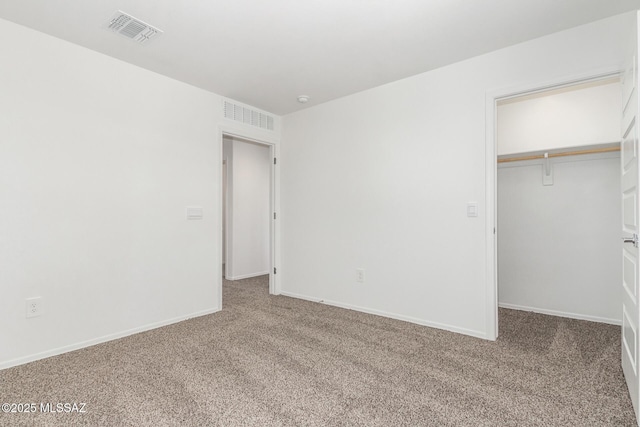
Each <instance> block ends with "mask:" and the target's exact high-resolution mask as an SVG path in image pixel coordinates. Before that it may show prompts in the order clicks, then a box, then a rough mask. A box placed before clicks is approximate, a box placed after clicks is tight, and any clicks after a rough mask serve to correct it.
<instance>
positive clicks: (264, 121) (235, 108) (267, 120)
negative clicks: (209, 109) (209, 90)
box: [223, 100, 273, 130]
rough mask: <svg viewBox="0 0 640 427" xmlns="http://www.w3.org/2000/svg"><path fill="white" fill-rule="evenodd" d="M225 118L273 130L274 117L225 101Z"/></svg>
mask: <svg viewBox="0 0 640 427" xmlns="http://www.w3.org/2000/svg"><path fill="white" fill-rule="evenodd" d="M223 109H224V117H225V118H226V119H229V120H235V121H236V122H241V123H244V124H247V125H251V126H255V127H259V128H262V129H267V130H273V116H270V115H269V114H265V113H263V112H261V111H257V110H253V109H251V108H248V107H245V106H243V105H239V104H234V103H233V102H230V101H227V100H224V101H223Z"/></svg>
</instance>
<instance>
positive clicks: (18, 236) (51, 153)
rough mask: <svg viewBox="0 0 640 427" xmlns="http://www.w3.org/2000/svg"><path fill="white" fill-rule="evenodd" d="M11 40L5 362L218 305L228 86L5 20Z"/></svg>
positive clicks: (3, 89)
mask: <svg viewBox="0 0 640 427" xmlns="http://www.w3.org/2000/svg"><path fill="white" fill-rule="evenodd" d="M0 39H2V40H5V41H9V40H10V41H11V42H10V43H9V42H6V43H0V69H2V73H0V93H1V94H2V96H1V97H0V260H1V262H0V287H1V290H2V297H1V298H0V325H2V328H0V368H2V367H7V366H11V365H14V364H18V363H23V362H26V361H29V360H33V359H37V358H40V357H44V356H47V355H51V354H56V353H59V352H63V351H66V350H70V349H73V348H78V347H82V346H84V345H88V344H91V343H95V342H100V341H103V340H106V339H110V338H114V337H118V336H122V335H127V334H129V333H132V332H135V331H139V330H144V329H147V328H150V327H153V326H157V325H161V324H165V323H169V322H172V321H176V320H180V319H183V318H186V317H192V316H197V315H201V314H205V313H211V312H213V311H216V310H217V309H218V308H219V304H220V299H219V290H218V288H217V286H218V285H219V282H220V280H221V279H220V276H221V272H220V265H221V250H220V247H221V236H220V224H221V218H220V211H221V203H220V200H221V197H222V196H221V193H220V190H221V181H220V177H221V165H222V161H221V158H220V156H221V151H222V150H221V147H220V140H219V138H220V133H219V128H218V126H219V125H224V126H226V127H227V128H233V127H234V126H235V124H234V123H231V122H227V121H224V119H222V105H221V104H222V99H221V98H220V97H219V96H217V95H215V94H212V93H209V92H206V91H203V90H200V89H197V88H194V87H192V86H188V85H186V84H183V83H179V82H176V81H174V80H171V79H168V78H166V77H163V76H160V75H157V74H154V73H151V72H149V71H146V70H144V69H141V68H138V67H135V66H132V65H128V64H126V63H123V62H120V61H117V60H115V59H112V58H109V57H107V56H104V55H101V54H98V53H96V52H93V51H90V50H87V49H85V48H82V47H79V46H75V45H72V44H69V43H67V42H64V41H61V40H59V39H56V38H53V37H50V36H47V35H44V34H42V33H38V32H36V31H33V30H30V29H27V28H24V27H21V26H18V25H15V24H13V23H10V22H7V21H4V20H0ZM141 49H143V47H141ZM276 126H279V118H278V119H277V122H276ZM238 129H239V130H238V132H245V130H242V129H240V128H238ZM251 132H252V131H247V133H251ZM188 205H196V206H202V207H203V208H204V219H203V220H202V221H187V220H186V219H185V207H186V206H188ZM35 296H40V297H42V298H43V303H44V314H43V315H42V316H41V317H37V318H32V319H26V317H25V313H26V306H25V299H26V298H28V297H35Z"/></svg>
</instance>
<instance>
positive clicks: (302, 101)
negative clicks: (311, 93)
mask: <svg viewBox="0 0 640 427" xmlns="http://www.w3.org/2000/svg"><path fill="white" fill-rule="evenodd" d="M298 102H299V103H300V104H306V103H307V102H309V97H308V96H307V95H300V96H299V97H298Z"/></svg>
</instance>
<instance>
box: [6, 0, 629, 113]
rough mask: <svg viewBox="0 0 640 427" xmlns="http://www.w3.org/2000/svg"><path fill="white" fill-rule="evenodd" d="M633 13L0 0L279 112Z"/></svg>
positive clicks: (334, 2) (595, 4) (404, 1)
mask: <svg viewBox="0 0 640 427" xmlns="http://www.w3.org/2000/svg"><path fill="white" fill-rule="evenodd" d="M634 9H640V0H482V1H479V0H231V1H216V0H182V1H176V0H120V1H117V0H100V1H95V0H93V1H89V0H65V1H51V0H0V17H2V18H4V19H7V20H9V21H13V22H16V23H18V24H22V25H25V26H27V27H31V28H34V29H36V30H39V31H42V32H45V33H47V34H51V35H53V36H56V37H59V38H61V39H65V40H68V41H70V42H73V43H76V44H78V45H81V46H85V47H88V48H90V49H93V50H96V51H98V52H102V53H105V54H107V55H110V56H113V57H115V58H119V59H121V60H123V61H126V62H130V63H132V64H135V65H138V66H140V67H144V68H147V69H149V70H152V71H155V72H157V73H160V74H164V75H166V76H169V77H172V78H175V79H177V80H181V81H184V82H187V83H190V84H192V85H194V86H198V87H201V88H203V89H207V90H210V91H212V92H215V93H217V94H220V95H223V96H226V97H229V98H233V99H235V100H238V101H241V102H244V103H247V104H250V105H253V106H255V107H258V108H261V109H264V110H266V111H269V112H272V113H275V114H279V115H283V114H287V113H290V112H293V111H296V110H298V109H301V108H305V107H308V106H311V105H316V104H318V103H321V102H325V101H329V100H331V99H335V98H338V97H341V96H345V95H348V94H352V93H355V92H359V91H361V90H365V89H368V88H371V87H375V86H379V85H381V84H385V83H389V82H392V81H395V80H399V79H401V78H404V77H408V76H411V75H415V74H418V73H421V72H424V71H428V70H432V69H434V68H438V67H441V66H444V65H447V64H451V63H453V62H457V61H460V60H463V59H466V58H470V57H473V56H477V55H480V54H483V53H486V52H490V51H493V50H496V49H499V48H502V47H506V46H510V45H513V44H516V43H520V42H523V41H526V40H530V39H533V38H536V37H540V36H543V35H546V34H550V33H553V32H557V31H560V30H563V29H567V28H571V27H575V26H578V25H581V24H585V23H588V22H592V21H596V20H598V19H602V18H605V17H608V16H613V15H616V14H619V13H622V12H626V11H630V10H634ZM116 10H122V11H124V12H126V13H129V14H131V15H133V16H135V17H136V18H139V19H141V20H143V21H145V22H147V23H148V24H150V25H153V26H156V27H157V28H160V29H161V30H163V31H164V34H163V35H162V36H161V37H159V38H157V39H156V40H153V41H152V42H150V43H149V44H148V45H146V46H143V45H139V44H136V43H134V42H132V41H130V40H127V39H125V38H124V37H121V36H118V35H116V34H113V33H111V32H109V31H106V30H105V29H103V28H102V26H103V25H104V24H105V23H107V22H108V21H109V20H110V19H111V17H112V16H113V13H114V12H115V11H116ZM6 42H8V41H6V40H5V41H3V43H6ZM303 94H304V95H309V96H310V97H311V101H309V103H308V104H304V105H303V104H299V103H298V102H297V101H296V97H297V96H298V95H303Z"/></svg>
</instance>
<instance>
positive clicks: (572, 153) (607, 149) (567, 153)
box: [498, 147, 620, 163]
mask: <svg viewBox="0 0 640 427" xmlns="http://www.w3.org/2000/svg"><path fill="white" fill-rule="evenodd" d="M614 151H620V147H605V148H592V149H590V150H575V151H563V152H560V153H549V158H552V157H566V156H578V155H581V154H599V153H611V152H614ZM544 158H545V157H544V154H537V155H531V156H520V157H508V158H506V159H498V163H507V162H520V161H522V160H538V159H544Z"/></svg>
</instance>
